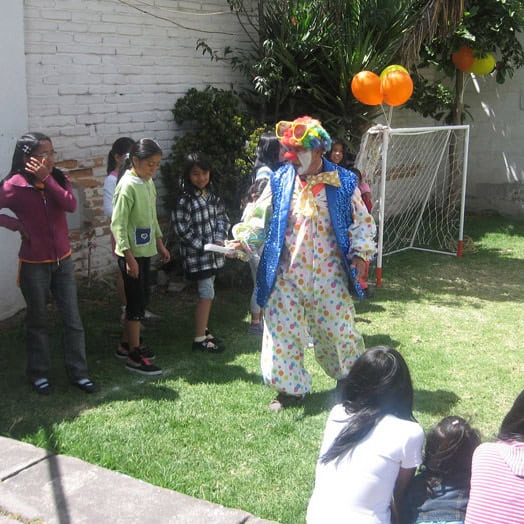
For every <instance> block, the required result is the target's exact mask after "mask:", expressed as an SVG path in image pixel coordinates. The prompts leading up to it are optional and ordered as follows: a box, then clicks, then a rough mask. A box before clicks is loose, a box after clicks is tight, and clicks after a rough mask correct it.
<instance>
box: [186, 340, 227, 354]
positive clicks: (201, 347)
mask: <svg viewBox="0 0 524 524" xmlns="http://www.w3.org/2000/svg"><path fill="white" fill-rule="evenodd" d="M224 349H226V348H225V347H224V346H223V345H221V344H219V343H218V342H217V340H216V339H209V338H207V339H205V340H202V342H196V341H195V342H193V351H202V352H206V351H207V352H208V353H222V351H224Z"/></svg>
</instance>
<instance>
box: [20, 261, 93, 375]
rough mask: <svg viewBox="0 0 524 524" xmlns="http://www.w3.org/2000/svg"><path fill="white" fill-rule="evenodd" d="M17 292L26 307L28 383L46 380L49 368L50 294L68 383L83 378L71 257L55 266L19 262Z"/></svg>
mask: <svg viewBox="0 0 524 524" xmlns="http://www.w3.org/2000/svg"><path fill="white" fill-rule="evenodd" d="M20 289H21V291H22V294H23V296H24V299H25V302H26V304H27V311H26V327H27V334H26V348H27V368H26V371H27V375H28V376H29V379H30V380H31V381H33V380H35V379H37V378H42V377H46V378H47V377H48V373H49V368H50V367H51V355H50V351H49V335H48V327H49V320H48V315H47V302H48V297H49V293H50V292H51V294H52V296H53V298H54V299H55V302H56V305H57V307H58V310H59V311H60V314H61V316H62V322H63V325H64V361H65V368H66V371H67V375H68V377H69V380H71V381H72V382H74V381H77V380H79V379H81V378H86V377H87V376H88V373H87V360H86V352H85V335H84V327H83V326H82V320H81V319H80V313H79V311H78V300H77V291H76V280H75V274H74V267H73V261H72V260H71V257H67V258H65V259H64V260H61V261H60V262H59V263H56V262H51V263H47V262H46V263H39V264H29V263H26V262H22V265H21V268H20Z"/></svg>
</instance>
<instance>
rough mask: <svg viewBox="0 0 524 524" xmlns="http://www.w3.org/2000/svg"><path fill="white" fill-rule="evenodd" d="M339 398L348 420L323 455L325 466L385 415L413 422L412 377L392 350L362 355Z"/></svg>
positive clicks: (385, 348)
mask: <svg viewBox="0 0 524 524" xmlns="http://www.w3.org/2000/svg"><path fill="white" fill-rule="evenodd" d="M340 395H341V399H342V400H343V405H344V408H345V410H346V413H347V414H348V415H350V416H351V418H350V420H349V422H348V424H347V425H346V427H345V428H344V429H343V430H342V431H341V432H340V434H339V435H338V436H337V438H336V439H335V440H334V442H333V444H332V445H331V447H330V448H329V449H328V451H327V452H326V453H325V454H324V455H323V456H322V458H321V460H322V462H323V463H324V464H327V463H328V462H331V461H332V460H335V459H337V458H338V457H341V456H342V455H344V454H346V453H347V452H348V451H350V450H351V449H352V448H353V447H354V446H356V445H357V444H358V443H359V442H360V441H361V440H362V439H363V438H364V437H365V436H366V435H367V434H368V433H369V432H370V431H371V430H372V429H373V427H375V425H376V424H377V422H378V421H379V420H380V419H382V417H384V416H385V415H388V414H390V415H394V416H396V417H398V418H401V419H404V420H415V418H414V416H413V384H412V382H411V375H410V373H409V369H408V366H407V364H406V361H405V360H404V358H403V357H402V355H401V354H400V353H399V352H398V351H396V350H395V349H392V348H389V347H385V346H376V347H373V348H370V349H368V350H367V351H366V352H365V353H364V354H362V355H361V356H360V357H359V358H358V360H357V361H356V362H355V364H353V367H352V368H351V371H350V372H349V375H348V377H347V379H345V380H344V382H343V387H342V389H341V391H340Z"/></svg>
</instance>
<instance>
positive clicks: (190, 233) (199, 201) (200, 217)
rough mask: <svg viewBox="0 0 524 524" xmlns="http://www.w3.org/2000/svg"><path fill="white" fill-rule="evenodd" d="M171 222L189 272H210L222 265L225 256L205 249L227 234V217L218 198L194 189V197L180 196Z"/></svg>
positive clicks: (221, 240)
mask: <svg viewBox="0 0 524 524" xmlns="http://www.w3.org/2000/svg"><path fill="white" fill-rule="evenodd" d="M173 222H174V228H175V231H176V233H177V235H178V236H179V238H180V252H181V255H182V259H183V265H184V269H185V271H186V273H187V274H188V275H195V274H199V273H202V272H209V274H212V273H213V272H214V271H216V270H217V269H220V268H221V267H223V266H224V255H221V254H219V253H214V252H210V251H204V245H205V244H222V243H223V242H224V241H225V240H226V238H227V235H228V231H229V218H228V216H227V214H226V208H225V206H224V204H223V203H222V201H221V200H220V198H219V197H217V196H216V195H214V194H212V193H209V192H207V191H206V192H201V191H197V192H196V194H195V195H194V196H193V195H190V194H187V193H186V194H184V195H182V196H181V197H180V198H179V200H178V202H177V204H176V207H175V211H174V214H173ZM208 276H209V275H208Z"/></svg>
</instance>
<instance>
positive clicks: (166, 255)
mask: <svg viewBox="0 0 524 524" xmlns="http://www.w3.org/2000/svg"><path fill="white" fill-rule="evenodd" d="M159 252H160V256H161V258H162V262H164V264H167V263H168V262H169V261H170V260H171V253H170V252H169V251H168V250H167V249H166V248H165V246H163V245H162V246H160V248H159Z"/></svg>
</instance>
